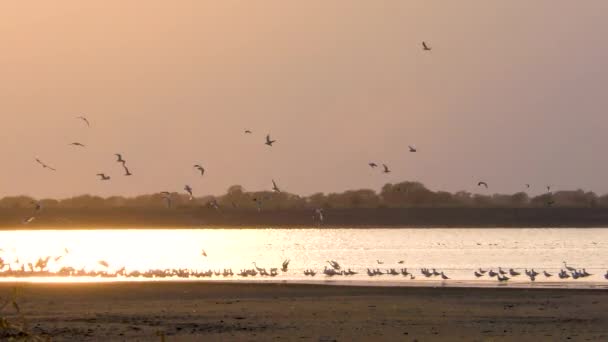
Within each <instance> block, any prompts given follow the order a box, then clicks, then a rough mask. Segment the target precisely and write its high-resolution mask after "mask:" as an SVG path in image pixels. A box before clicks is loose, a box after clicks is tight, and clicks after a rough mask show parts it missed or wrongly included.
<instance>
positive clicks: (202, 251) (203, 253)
mask: <svg viewBox="0 0 608 342" xmlns="http://www.w3.org/2000/svg"><path fill="white" fill-rule="evenodd" d="M201 255H202V256H205V257H206V256H207V252H205V250H204V249H203V250H201Z"/></svg>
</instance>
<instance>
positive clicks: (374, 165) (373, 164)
mask: <svg viewBox="0 0 608 342" xmlns="http://www.w3.org/2000/svg"><path fill="white" fill-rule="evenodd" d="M367 165H369V167H371V168H372V169H373V168H375V167H378V164H376V163H369V164H367Z"/></svg>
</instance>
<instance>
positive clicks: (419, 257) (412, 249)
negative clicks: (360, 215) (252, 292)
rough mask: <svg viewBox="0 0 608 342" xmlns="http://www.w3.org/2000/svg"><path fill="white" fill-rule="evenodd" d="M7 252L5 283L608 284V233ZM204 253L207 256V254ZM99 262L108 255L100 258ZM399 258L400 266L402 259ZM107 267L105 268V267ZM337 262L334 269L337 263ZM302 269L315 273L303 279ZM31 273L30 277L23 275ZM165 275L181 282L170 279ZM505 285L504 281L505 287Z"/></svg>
mask: <svg viewBox="0 0 608 342" xmlns="http://www.w3.org/2000/svg"><path fill="white" fill-rule="evenodd" d="M0 248H1V249H2V250H1V251H0V257H2V259H3V260H4V262H5V263H6V264H7V265H5V267H4V268H3V271H4V272H3V273H0V275H3V277H0V281H15V279H16V277H15V274H11V276H10V277H9V276H7V275H9V274H7V273H6V271H7V270H8V264H10V267H11V269H12V270H19V269H21V265H24V266H23V267H24V268H25V269H26V272H25V273H23V274H19V275H17V276H18V278H19V279H20V280H24V281H116V280H119V281H142V280H159V279H158V278H145V279H144V278H141V277H139V278H135V277H132V278H127V277H118V278H102V277H49V276H44V277H42V276H34V277H33V276H32V275H40V274H38V273H30V274H28V268H29V266H27V265H28V263H32V264H33V265H35V263H36V261H37V260H38V259H39V258H46V257H47V256H48V257H50V258H49V261H48V265H47V267H46V268H45V271H46V270H48V271H49V272H57V271H59V270H60V269H61V268H62V267H72V268H74V269H76V270H80V269H83V270H84V271H91V270H92V271H99V272H101V271H105V272H108V273H112V272H115V271H116V270H119V269H121V268H123V267H124V268H125V270H126V271H125V272H132V271H135V270H137V271H140V272H145V271H146V270H150V269H189V270H198V271H206V270H223V269H228V268H231V269H232V270H233V272H234V273H235V274H236V273H238V272H239V271H240V270H241V269H252V268H254V265H253V264H252V263H253V262H256V265H257V267H260V268H266V269H268V270H269V269H270V268H279V269H280V268H281V264H282V262H283V261H284V260H286V259H289V260H290V264H289V269H288V271H287V272H280V271H279V274H278V275H277V276H276V277H261V276H259V275H258V276H255V277H251V276H249V277H240V276H238V275H235V276H231V277H224V276H215V275H214V276H212V277H210V278H207V277H205V278H192V277H190V278H188V280H222V281H226V280H232V281H242V280H245V279H246V280H247V281H293V282H315V283H316V282H319V283H321V282H324V283H328V282H329V283H341V284H344V283H346V284H349V283H350V284H367V283H373V284H381V285H403V286H408V285H421V284H422V285H424V284H427V285H432V286H436V285H446V286H470V285H474V286H496V285H498V281H497V280H496V278H489V277H488V276H487V275H485V276H483V277H480V278H477V277H475V275H474V274H473V271H474V270H477V269H478V268H480V267H481V268H483V269H484V270H488V269H493V270H494V271H497V270H498V267H502V268H503V269H505V270H508V269H509V268H514V269H516V271H518V272H522V273H523V271H524V269H532V268H534V269H535V270H536V271H538V272H542V271H543V270H547V271H548V272H550V273H551V274H553V276H552V277H550V278H547V277H545V276H543V275H539V276H538V277H537V278H536V282H534V283H533V284H532V283H531V282H530V280H529V279H528V278H527V277H525V276H519V277H512V279H511V280H509V281H508V282H506V283H508V286H530V285H533V286H541V285H544V286H566V287H605V286H607V285H608V280H606V279H604V274H605V273H606V270H607V269H608V229H604V228H593V229H574V228H573V229H565V228H560V229H538V228H536V229H513V228H509V229H496V228H495V229H457V228H449V229H428V228H425V229H328V228H326V229H175V230H171V229H150V230H146V229H133V230H129V229H98V230H14V231H13V230H7V231H0ZM203 250H204V251H205V253H206V254H207V256H206V257H205V256H203V255H202V251H203ZM328 260H335V261H337V262H338V263H339V264H340V265H341V266H342V269H349V268H350V269H351V270H353V271H356V272H358V274H357V275H353V276H333V277H330V276H326V275H324V274H323V272H322V271H323V268H324V267H330V266H329V264H328V263H327V261H328ZM100 261H103V262H101V263H100ZM400 261H402V263H399V262H400ZM563 261H566V262H567V264H568V266H571V267H575V268H585V269H586V271H587V272H589V273H591V274H593V275H592V276H589V277H586V278H582V279H577V280H574V279H572V278H569V279H566V280H562V279H559V278H558V277H557V274H556V272H558V271H559V270H560V269H561V268H564V265H563V263H562V262H563ZM106 263H107V266H105V265H104V264H106ZM423 267H426V268H436V269H437V270H438V271H439V272H441V271H443V272H444V273H445V274H446V275H447V276H448V277H449V278H450V279H449V280H447V281H443V280H442V279H440V278H439V277H430V278H427V277H425V276H423V275H422V274H421V273H420V268H423ZM330 268H331V267H330ZM368 268H370V269H380V270H382V271H386V270H389V269H391V268H395V269H396V270H397V271H398V272H399V273H400V270H401V269H402V268H407V270H408V271H409V272H411V273H413V274H414V275H415V277H416V279H414V280H412V279H410V276H407V277H405V276H403V275H401V274H399V275H395V276H391V275H381V276H373V277H370V276H368V275H367V269H368ZM305 269H313V270H315V271H317V272H318V273H317V275H316V276H315V277H309V276H305V275H304V274H303V271H304V270H305ZM22 276H24V277H22ZM162 280H175V277H164V278H162ZM503 284H504V283H503Z"/></svg>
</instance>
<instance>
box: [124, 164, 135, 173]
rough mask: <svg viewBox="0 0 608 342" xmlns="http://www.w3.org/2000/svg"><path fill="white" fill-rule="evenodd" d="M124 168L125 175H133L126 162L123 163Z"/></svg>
mask: <svg viewBox="0 0 608 342" xmlns="http://www.w3.org/2000/svg"><path fill="white" fill-rule="evenodd" d="M122 168H123V169H125V176H132V175H133V174H132V173H131V171H129V168H128V167H127V165H126V164H125V163H122Z"/></svg>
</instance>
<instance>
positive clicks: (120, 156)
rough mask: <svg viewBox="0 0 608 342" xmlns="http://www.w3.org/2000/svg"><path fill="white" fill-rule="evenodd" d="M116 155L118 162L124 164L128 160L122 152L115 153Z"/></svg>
mask: <svg viewBox="0 0 608 342" xmlns="http://www.w3.org/2000/svg"><path fill="white" fill-rule="evenodd" d="M114 155H115V156H116V162H117V163H123V164H124V163H126V162H127V161H126V160H124V159H122V154H120V153H115V154H114Z"/></svg>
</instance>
